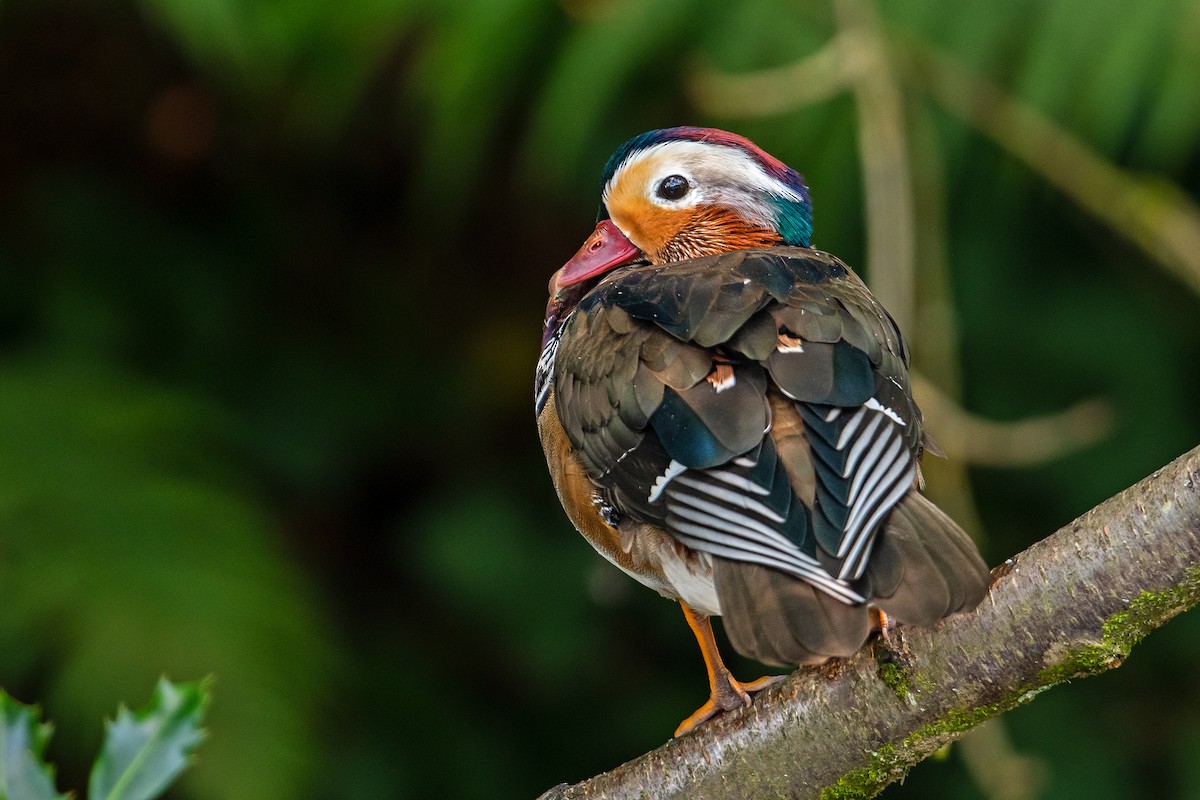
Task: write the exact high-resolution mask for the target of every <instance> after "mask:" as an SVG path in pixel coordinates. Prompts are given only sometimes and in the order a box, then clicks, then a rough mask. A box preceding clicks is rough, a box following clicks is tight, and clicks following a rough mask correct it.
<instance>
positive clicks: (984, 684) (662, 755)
mask: <svg viewBox="0 0 1200 800" xmlns="http://www.w3.org/2000/svg"><path fill="white" fill-rule="evenodd" d="M1197 602H1200V448H1196V449H1194V450H1192V451H1191V452H1189V453H1188V454H1186V455H1184V456H1182V457H1180V458H1179V459H1177V460H1176V461H1174V462H1173V463H1171V464H1170V465H1168V466H1166V467H1164V468H1163V469H1161V470H1159V471H1158V472H1156V473H1155V474H1153V475H1151V476H1150V477H1148V478H1146V479H1145V480H1143V481H1141V482H1140V483H1138V484H1137V485H1135V486H1132V487H1130V488H1129V489H1126V490H1125V491H1124V492H1121V493H1120V494H1119V495H1117V496H1116V497H1113V498H1111V499H1109V500H1107V501H1105V502H1104V503H1102V504H1101V505H1099V506H1097V507H1096V508H1095V509H1093V510H1091V511H1089V512H1088V513H1087V514H1084V515H1083V516H1082V517H1080V518H1079V519H1077V520H1075V521H1074V522H1072V523H1071V524H1070V525H1068V526H1067V527H1065V528H1063V529H1062V530H1060V531H1058V532H1057V533H1055V534H1054V535H1053V536H1051V537H1049V538H1047V539H1045V540H1043V541H1041V542H1039V543H1037V544H1035V545H1034V546H1032V547H1030V548H1029V549H1028V550H1026V551H1025V552H1023V553H1021V554H1020V555H1018V556H1016V557H1015V558H1012V559H1010V560H1008V561H1007V562H1005V563H1004V564H1003V565H1001V566H1000V567H998V568H996V569H995V570H993V573H992V587H991V590H990V592H989V593H988V597H987V598H986V599H985V600H984V602H983V604H982V605H981V606H980V607H979V609H977V610H976V611H975V612H974V613H972V614H967V615H960V616H958V617H956V618H953V619H948V620H945V621H944V622H943V623H942V624H941V625H939V626H937V627H936V628H934V629H932V630H920V629H915V628H898V629H896V630H894V631H893V634H892V637H893V639H892V642H891V643H890V644H889V645H887V646H883V645H882V644H881V643H876V644H875V645H873V646H869V647H868V648H867V649H865V650H864V651H863V652H861V653H859V654H858V655H856V656H854V657H853V658H850V659H846V660H842V661H837V662H835V663H832V664H829V665H826V666H824V667H818V668H808V669H801V670H798V671H797V672H795V673H793V674H792V675H791V676H790V677H789V678H788V679H787V680H786V681H783V682H781V683H780V684H777V685H776V686H774V687H771V688H770V689H767V690H765V691H764V692H762V693H760V694H759V695H758V696H757V697H756V698H755V701H754V705H753V706H751V707H749V708H746V709H744V710H741V711H737V712H732V713H728V714H725V715H723V716H721V717H719V718H717V719H715V720H713V721H712V722H710V723H708V724H706V725H704V726H703V727H701V728H700V729H699V730H697V731H696V732H694V733H692V734H689V735H687V736H684V737H682V738H680V739H673V740H671V741H669V742H667V743H666V744H665V745H663V746H662V747H660V748H658V749H657V750H654V751H652V752H650V753H647V754H645V755H643V756H641V757H639V758H637V759H634V760H633V761H630V762H628V763H626V764H623V765H621V766H620V767H617V768H616V769H614V770H612V771H611V772H607V773H604V774H602V775H598V776H596V777H595V778H591V779H589V780H587V781H584V782H583V783H580V784H576V785H574V786H568V785H565V784H564V785H562V786H557V787H555V788H553V789H551V790H550V791H548V792H546V793H545V794H544V795H543V796H542V797H543V800H558V798H563V800H565V799H566V798H598V797H611V798H672V797H681V798H682V797H705V798H775V797H779V798H860V797H864V798H865V797H873V796H875V795H876V794H878V793H879V792H880V791H882V789H883V788H884V787H885V786H887V785H888V784H889V783H892V782H893V781H895V780H898V779H900V778H902V777H903V776H904V775H905V774H906V773H907V771H908V770H909V768H910V767H912V766H913V765H914V764H916V763H917V762H919V761H921V760H922V759H924V758H925V757H926V756H928V755H930V754H932V753H933V752H935V751H936V750H938V749H939V748H940V747H942V746H943V745H945V744H946V743H948V742H950V741H953V740H954V739H956V738H958V737H959V736H961V735H962V734H963V733H964V732H965V731H967V730H969V729H970V728H972V727H974V726H975V725H977V724H979V723H980V722H982V721H983V720H985V719H987V718H989V717H992V716H995V715H997V714H1000V713H1002V712H1004V711H1007V710H1008V709H1010V708H1013V707H1014V706H1017V705H1020V704H1022V703H1026V702H1028V701H1029V700H1031V699H1032V698H1033V697H1034V696H1036V695H1037V694H1038V693H1039V692H1041V691H1043V690H1044V689H1047V688H1049V687H1050V686H1053V685H1054V684H1056V683H1061V682H1062V681H1065V680H1068V679H1071V678H1078V677H1084V676H1087V675H1094V674H1097V673H1100V672H1104V671H1105V670H1109V669H1112V668H1114V667H1117V666H1120V664H1121V662H1122V661H1123V660H1124V659H1125V658H1126V657H1127V656H1128V655H1129V652H1130V650H1131V649H1132V648H1133V646H1134V645H1135V644H1137V642H1138V641H1139V640H1140V639H1141V638H1142V637H1143V636H1145V635H1146V634H1147V633H1148V632H1150V631H1151V630H1153V629H1154V628H1157V627H1158V626H1160V625H1162V624H1163V623H1164V622H1166V621H1167V620H1169V619H1170V618H1171V617H1173V616H1175V615H1176V614H1178V613H1180V612H1181V611H1184V610H1186V609H1188V608H1191V607H1192V606H1194V605H1196V604H1197ZM898 654H899V655H898Z"/></svg>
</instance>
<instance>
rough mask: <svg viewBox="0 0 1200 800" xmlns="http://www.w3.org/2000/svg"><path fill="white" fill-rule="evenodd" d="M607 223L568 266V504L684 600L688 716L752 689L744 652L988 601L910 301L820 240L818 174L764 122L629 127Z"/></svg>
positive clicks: (927, 619) (708, 712) (774, 655)
mask: <svg viewBox="0 0 1200 800" xmlns="http://www.w3.org/2000/svg"><path fill="white" fill-rule="evenodd" d="M602 187H603V188H602V194H601V208H600V221H599V223H598V224H597V225H596V229H595V231H594V232H593V233H592V235H591V236H590V237H589V238H588V239H587V241H586V242H585V243H584V245H583V246H582V247H581V248H580V249H579V251H578V252H577V253H576V254H575V255H574V256H573V257H572V258H571V259H570V260H569V261H567V263H566V264H565V265H564V266H563V267H562V268H561V269H560V270H558V271H557V272H556V273H554V276H553V277H552V278H551V280H550V287H549V288H550V301H549V303H548V305H547V309H546V320H545V330H544V334H543V340H542V352H541V357H540V359H539V361H538V365H537V375H536V383H535V402H536V408H537V424H538V430H539V434H540V436H541V441H542V447H543V449H544V450H545V453H546V460H547V463H548V465H549V469H550V474H551V477H552V479H553V482H554V486H555V489H556V491H557V492H558V496H559V499H560V500H561V501H562V505H563V507H564V509H565V510H566V512H567V516H568V517H569V518H570V520H571V522H572V523H574V525H575V527H576V528H578V529H579V531H580V532H581V533H582V534H583V535H584V537H585V538H587V540H588V541H589V542H590V543H591V544H592V546H593V547H595V549H596V550H597V551H599V552H600V554H601V555H603V556H604V557H605V558H607V559H608V560H609V561H611V562H612V563H613V564H615V565H616V566H618V567H619V568H621V569H622V570H623V571H625V572H626V573H628V574H629V575H631V576H632V577H634V578H636V579H637V580H638V581H640V582H641V583H643V584H645V585H646V586H648V587H650V588H652V589H655V590H657V591H658V592H659V593H660V594H662V595H664V596H666V597H668V598H672V599H675V600H678V601H679V603H680V605H681V606H682V608H683V612H684V614H685V617H686V619H687V621H688V624H689V625H690V627H691V629H692V631H693V633H694V634H695V636H696V639H697V640H698V642H699V644H700V649H701V654H702V655H703V657H704V662H705V665H706V667H707V670H708V678H709V686H710V692H711V696H710V699H709V700H708V702H706V703H705V704H704V705H703V706H702V707H701V708H700V709H698V710H697V711H696V712H695V713H694V714H692V715H691V716H690V717H688V718H687V719H685V720H684V721H683V723H682V724H681V725H680V726H679V728H678V730H677V731H676V735H677V736H678V735H681V734H682V733H685V732H687V731H689V730H691V729H692V728H694V727H695V726H696V725H698V724H700V723H701V722H703V721H704V720H706V719H708V718H710V717H712V716H713V715H715V714H717V713H719V712H721V711H726V710H732V709H734V708H736V707H738V706H742V705H749V703H750V702H751V700H750V695H751V693H753V692H755V691H757V690H758V689H761V688H762V687H764V686H766V685H768V684H770V683H772V682H774V681H775V680H778V679H779V677H778V676H773V677H767V678H763V679H760V680H758V681H753V682H748V683H741V682H739V681H737V680H735V679H734V678H733V677H732V675H731V674H730V672H729V670H728V669H727V668H726V667H725V665H724V663H723V662H722V660H721V656H720V653H719V652H718V649H717V645H716V642H715V640H714V638H713V631H712V626H711V623H710V621H709V618H710V617H711V616H715V615H721V616H722V617H723V621H724V627H725V630H726V633H727V636H728V638H729V640H730V642H731V644H732V645H733V647H734V648H735V649H736V650H737V651H738V652H740V653H742V654H743V655H745V656H748V657H750V658H753V659H756V660H758V661H761V662H764V663H769V664H776V665H801V664H818V663H822V662H825V661H827V660H829V659H831V658H837V657H846V656H850V655H853V654H854V653H855V652H857V651H858V650H859V649H861V648H862V647H863V645H864V644H865V643H866V641H867V640H868V638H869V637H870V636H871V635H872V633H873V631H874V630H876V629H877V628H879V627H880V624H881V622H883V623H886V622H887V621H888V620H889V618H890V619H895V620H897V621H900V622H904V623H909V624H913V625H922V626H929V625H932V624H934V623H936V622H937V621H938V620H940V619H942V618H943V617H946V616H948V615H950V614H954V613H956V612H961V611H969V610H972V609H974V608H975V606H976V605H978V604H979V602H980V601H981V600H982V598H983V596H984V593H985V592H986V590H987V585H988V569H987V566H986V565H985V564H984V562H983V560H982V558H981V557H980V555H979V551H978V550H977V549H976V547H975V545H974V544H973V543H972V541H971V539H970V538H969V537H968V536H967V534H966V533H964V532H963V530H962V529H961V528H960V527H959V526H958V525H957V524H955V523H954V521H953V520H951V519H950V518H949V517H948V516H947V515H946V514H945V513H943V512H942V511H941V510H940V509H938V508H937V507H936V506H935V505H934V504H933V503H932V502H930V501H929V500H927V499H925V498H924V497H923V496H922V495H921V494H920V493H919V491H918V483H919V482H920V477H919V466H918V459H919V457H920V456H921V454H922V451H923V449H924V448H925V447H928V446H930V440H929V439H928V438H927V437H926V436H925V434H924V433H923V431H922V418H921V412H920V411H919V410H918V409H917V406H916V404H915V403H914V402H913V398H912V394H911V392H910V390H909V380H908V350H907V349H906V347H905V344H904V340H903V339H902V338H901V336H900V332H899V330H897V328H896V324H895V322H894V321H893V320H892V318H891V317H890V316H889V315H888V313H887V311H886V310H884V308H883V306H881V305H880V304H879V302H878V301H877V300H876V299H875V298H874V297H873V296H872V295H871V293H870V291H869V290H868V289H867V287H866V285H865V284H864V283H863V282H862V281H861V280H860V279H859V278H858V276H856V275H855V274H854V272H853V271H851V269H850V268H849V267H847V266H846V265H845V264H843V263H842V262H841V261H839V260H838V259H837V258H835V257H834V256H832V255H829V254H828V253H824V252H821V251H819V250H815V249H812V248H810V247H809V238H810V234H811V232H812V206H811V203H810V201H809V195H808V189H807V187H806V186H805V183H804V180H803V178H802V177H801V176H800V174H799V173H797V172H796V171H795V170H793V169H792V168H791V167H788V166H787V165H785V164H784V163H783V162H781V161H780V160H778V159H776V158H774V157H773V156H771V155H769V154H767V153H766V152H764V151H763V150H761V149H760V148H758V147H757V146H756V145H754V144H753V143H752V142H750V141H749V140H748V139H745V138H744V137H741V136H738V135H735V134H731V133H727V132H725V131H719V130H713V129H706V128H695V127H680V128H668V129H664V130H657V131H650V132H649V133H644V134H642V135H640V136H636V137H634V138H633V139H631V140H629V141H628V142H626V143H625V144H624V145H622V146H621V147H620V148H619V149H618V150H617V151H616V153H615V154H613V156H612V157H611V158H610V159H609V161H608V163H607V165H606V166H605V168H604V172H603V177H602Z"/></svg>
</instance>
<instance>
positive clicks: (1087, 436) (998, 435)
mask: <svg viewBox="0 0 1200 800" xmlns="http://www.w3.org/2000/svg"><path fill="white" fill-rule="evenodd" d="M912 384H913V396H914V397H915V398H916V399H917V404H918V405H920V407H921V410H922V412H923V413H924V415H925V418H926V419H927V420H930V423H929V428H930V430H931V432H932V434H933V437H934V439H936V440H937V443H938V445H940V446H941V448H942V449H943V450H944V451H945V452H946V455H947V456H949V457H950V459H951V460H952V461H960V462H963V463H970V464H985V465H988V466H1004V467H1016V466H1029V465H1032V464H1041V463H1043V462H1046V461H1050V460H1052V459H1055V458H1058V457H1060V456H1063V455H1066V454H1067V453H1070V452H1073V451H1075V450H1079V449H1080V448H1083V447H1087V446H1088V445H1091V444H1095V443H1096V442H1099V441H1101V440H1103V439H1104V438H1105V437H1107V436H1108V434H1109V433H1110V432H1111V431H1112V428H1113V422H1114V420H1115V417H1116V415H1115V414H1114V412H1113V409H1112V404H1111V403H1109V402H1108V401H1107V400H1104V399H1101V398H1093V399H1091V400H1084V401H1082V402H1079V403H1076V404H1075V405H1073V406H1071V407H1070V408H1068V409H1066V410H1064V411H1059V412H1057V413H1055V414H1046V415H1044V416H1038V417H1028V418H1025V419H1020V420H1015V421H1013V422H996V421H994V420H989V419H985V418H983V417H980V416H976V415H975V414H970V413H968V412H966V411H964V410H963V409H962V407H960V406H959V405H958V404H957V403H955V402H954V401H953V400H952V399H951V398H949V397H947V396H946V395H944V394H942V393H941V392H940V391H938V390H937V388H936V387H934V386H933V384H931V383H930V382H929V381H927V380H925V379H924V378H922V377H921V376H920V375H919V374H917V373H913V374H912Z"/></svg>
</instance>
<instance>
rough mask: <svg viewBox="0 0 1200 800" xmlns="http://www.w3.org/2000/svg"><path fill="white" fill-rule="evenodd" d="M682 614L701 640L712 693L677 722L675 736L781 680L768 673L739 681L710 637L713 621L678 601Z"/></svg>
mask: <svg viewBox="0 0 1200 800" xmlns="http://www.w3.org/2000/svg"><path fill="white" fill-rule="evenodd" d="M679 606H680V608H682V609H683V616H684V617H686V618H687V623H688V627H689V628H691V629H692V633H694V634H696V641H697V642H698V643H699V644H700V654H701V655H703V656H704V666H705V668H707V669H708V686H709V691H710V693H711V696H710V697H709V699H708V702H707V703H705V704H704V705H702V706H700V708H698V709H696V711H695V713H693V714H692V715H691V716H690V717H688V718H687V719H685V720H684V721H683V722H681V723H679V727H678V728H676V729H675V735H676V736H682V735H683V734H685V733H688V732H689V731H691V730H692V729H693V728H695V727H696V726H697V725H699V724H700V723H702V722H704V721H705V720H707V719H709V718H711V717H713V716H715V715H717V714H719V713H721V712H722V711H732V710H733V709H735V708H739V707H741V706H748V705H750V695H751V694H753V693H754V692H757V691H759V690H760V689H765V688H766V687H768V686H770V685H771V684H773V683H778V682H779V681H781V680H783V679H784V677H786V676H784V675H768V676H766V677H765V678H759V679H758V680H756V681H751V682H750V683H742V682H740V681H738V680H736V679H735V678H734V677H733V675H731V674H730V673H729V668H728V667H726V666H725V662H724V661H722V660H721V653H720V652H719V651H718V650H717V642H716V640H715V639H714V638H713V630H712V623H711V622H709V619H708V617H706V616H705V615H704V614H701V613H700V612H698V611H696V610H695V609H693V608H691V607H690V606H688V604H687V603H684V602H683V601H680V603H679Z"/></svg>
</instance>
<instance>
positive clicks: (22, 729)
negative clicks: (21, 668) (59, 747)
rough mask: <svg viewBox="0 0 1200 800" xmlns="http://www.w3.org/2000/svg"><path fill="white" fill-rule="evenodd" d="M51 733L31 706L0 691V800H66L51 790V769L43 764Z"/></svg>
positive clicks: (52, 778)
mask: <svg viewBox="0 0 1200 800" xmlns="http://www.w3.org/2000/svg"><path fill="white" fill-rule="evenodd" d="M52 730H53V728H52V726H51V725H50V724H49V723H44V722H39V721H38V711H37V709H36V708H34V707H33V706H27V705H24V704H23V703H18V702H17V701H16V700H14V699H13V698H11V697H9V695H8V693H7V692H5V691H4V690H3V689H0V800H46V799H47V798H48V800H66V797H67V796H66V795H64V794H59V793H58V791H57V790H56V789H55V788H54V769H53V768H52V767H51V766H50V765H49V764H47V763H46V762H44V761H42V751H43V750H45V749H46V742H47V741H49V740H50V733H51V731H52Z"/></svg>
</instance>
